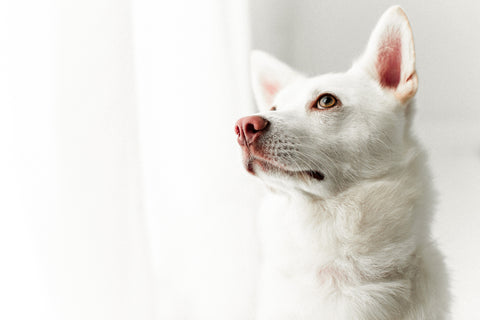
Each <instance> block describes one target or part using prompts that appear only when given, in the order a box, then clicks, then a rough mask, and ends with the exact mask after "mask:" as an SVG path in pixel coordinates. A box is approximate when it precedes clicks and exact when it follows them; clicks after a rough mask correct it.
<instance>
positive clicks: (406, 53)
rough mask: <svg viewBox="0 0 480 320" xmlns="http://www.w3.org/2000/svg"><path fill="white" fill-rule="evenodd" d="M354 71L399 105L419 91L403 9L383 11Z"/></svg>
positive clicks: (412, 51)
mask: <svg viewBox="0 0 480 320" xmlns="http://www.w3.org/2000/svg"><path fill="white" fill-rule="evenodd" d="M354 67H361V68H364V69H366V71H367V72H368V73H369V74H370V75H371V76H372V77H373V78H374V79H375V80H377V81H378V83H379V84H380V86H381V87H383V88H384V89H386V90H391V91H392V92H393V93H394V94H395V97H396V98H397V99H398V100H400V101H401V102H406V101H407V100H409V99H410V98H412V97H413V96H414V95H415V93H416V92H417V88H418V78H417V72H416V70H415V47H414V44H413V35H412V29H411V27H410V23H409V22H408V19H407V16H406V14H405V12H404V11H403V10H402V8H400V7H399V6H394V7H391V8H389V9H388V10H387V11H385V13H384V14H383V15H382V17H381V18H380V20H379V21H378V23H377V25H376V26H375V29H374V30H373V32H372V34H371V35H370V39H369V41H368V45H367V48H366V50H365V52H364V54H363V56H362V57H361V58H360V60H359V61H358V62H357V63H356V64H355V65H354Z"/></svg>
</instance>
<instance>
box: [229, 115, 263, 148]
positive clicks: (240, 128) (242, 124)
mask: <svg viewBox="0 0 480 320" xmlns="http://www.w3.org/2000/svg"><path fill="white" fill-rule="evenodd" d="M267 126H268V121H267V120H266V119H264V118H262V117H260V116H248V117H244V118H241V119H239V120H238V121H237V123H236V125H235V133H236V134H237V136H238V139H237V141H238V144H240V145H241V146H244V145H249V144H251V143H253V142H254V141H255V140H256V139H257V138H258V137H259V136H260V135H261V134H262V132H264V131H265V129H266V128H267Z"/></svg>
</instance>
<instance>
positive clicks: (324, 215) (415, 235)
mask: <svg viewBox="0 0 480 320" xmlns="http://www.w3.org/2000/svg"><path fill="white" fill-rule="evenodd" d="M395 27H399V28H400V29H399V30H401V37H402V62H401V66H402V76H401V80H400V83H399V84H398V86H397V87H396V88H385V87H382V86H381V85H380V84H379V81H378V75H376V73H375V67H374V64H375V61H376V60H375V58H376V54H377V52H378V50H377V49H378V46H379V45H381V44H379V43H381V39H380V38H381V34H382V32H383V31H384V30H386V29H388V28H395ZM252 77H253V86H254V93H255V96H256V100H257V104H258V105H259V107H261V108H263V109H264V110H266V109H268V108H270V107H271V106H275V107H276V108H277V110H276V111H264V112H263V113H260V115H261V116H263V117H264V118H265V119H267V120H268V121H269V123H270V124H269V127H268V131H266V132H265V133H264V134H263V136H262V146H263V150H264V151H265V153H267V154H269V155H270V157H271V159H272V161H274V162H275V163H279V164H281V165H282V166H283V167H284V168H285V169H287V170H289V171H291V172H295V171H304V170H318V171H321V172H322V173H324V174H325V179H324V180H323V181H317V180H315V179H308V178H301V177H299V176H297V175H289V174H282V173H278V172H273V173H272V172H264V171H262V170H261V168H260V167H259V166H258V165H257V166H255V165H254V169H255V174H256V175H257V176H258V177H260V178H261V179H262V180H263V181H264V182H265V184H266V185H267V186H268V187H269V189H270V190H271V193H270V194H269V195H268V197H267V199H266V200H265V202H264V205H263V206H262V210H261V213H260V216H259V223H260V229H259V233H260V236H261V241H262V257H263V260H262V270H261V278H260V284H259V297H258V310H257V318H256V319H257V320H287V319H289V320H290V319H291V320H294V319H295V320H297V319H298V320H300V319H301V320H311V319H312V320H313V319H349V320H350V319H356V320H361V319H405V320H406V319H445V318H447V315H448V309H449V294H448V287H447V276H446V271H445V266H444V263H443V260H442V256H441V254H440V253H439V251H438V250H437V247H436V245H435V243H434V242H433V241H432V239H431V237H430V224H431V219H432V209H433V208H432V202H433V199H432V191H431V186H430V180H431V178H430V176H429V171H428V169H427V168H426V159H425V155H424V152H423V150H422V148H421V147H419V145H418V143H417V142H416V140H415V138H414V137H413V136H412V134H411V132H410V124H411V121H412V120H411V118H412V109H413V107H414V103H413V100H412V97H413V95H414V94H415V92H416V89H417V79H416V73H415V53H414V48H413V40H412V34H411V30H410V26H409V23H408V20H407V19H406V16H405V14H404V13H403V11H402V10H401V9H400V8H399V7H392V8H390V9H389V10H387V11H386V13H385V14H384V15H383V16H382V18H381V19H380V21H379V23H378V24H377V26H376V28H375V30H374V31H373V33H372V36H371V38H370V41H369V44H368V46H367V49H366V50H365V53H364V55H363V56H362V57H361V58H360V59H359V60H358V61H357V62H356V63H355V64H354V65H353V67H352V68H351V69H350V70H349V71H347V72H345V73H338V74H326V75H321V76H318V77H314V78H305V77H303V76H301V75H300V74H299V73H297V72H295V71H293V70H291V69H290V68H289V67H288V66H286V65H285V64H283V63H281V62H279V61H278V60H276V59H275V58H273V57H271V56H269V55H267V54H265V53H261V52H254V54H253V57H252ZM266 82H268V83H269V84H268V85H269V87H268V92H266V91H265V86H264V85H265V83H266ZM272 85H273V88H275V89H276V91H275V92H274V94H272ZM324 92H328V93H333V94H335V96H337V97H338V98H339V100H340V101H341V106H339V107H334V108H332V109H329V110H315V109H313V110H312V109H311V108H310V106H311V104H312V102H314V101H315V100H316V98H317V97H318V96H320V95H321V94H322V93H324Z"/></svg>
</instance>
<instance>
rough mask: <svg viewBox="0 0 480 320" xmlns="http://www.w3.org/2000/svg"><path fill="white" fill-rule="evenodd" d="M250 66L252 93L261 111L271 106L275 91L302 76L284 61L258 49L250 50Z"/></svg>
mask: <svg viewBox="0 0 480 320" xmlns="http://www.w3.org/2000/svg"><path fill="white" fill-rule="evenodd" d="M250 66H251V70H250V72H251V79H252V88H253V94H254V97H255V101H256V103H257V107H258V109H260V110H261V111H262V110H263V111H264V110H268V109H269V108H271V107H272V104H273V100H274V99H275V96H276V95H277V93H278V92H279V91H280V90H282V89H283V88H285V86H287V85H288V84H289V83H291V82H293V81H295V80H297V79H299V78H301V77H302V75H301V74H300V73H298V72H296V71H294V70H293V69H292V68H290V67H289V66H287V65H286V64H285V63H283V62H281V61H279V60H278V59H276V58H274V57H273V56H271V55H269V54H267V53H265V52H263V51H259V50H254V51H252V54H251V60H250Z"/></svg>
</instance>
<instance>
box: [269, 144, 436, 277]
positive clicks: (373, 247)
mask: <svg viewBox="0 0 480 320" xmlns="http://www.w3.org/2000/svg"><path fill="white" fill-rule="evenodd" d="M424 163H425V160H424V156H423V153H421V152H415V153H414V154H413V155H412V156H411V157H410V158H409V161H408V162H406V163H403V164H399V167H398V168H397V170H392V171H391V173H390V174H387V175H385V176H383V177H382V178H381V179H375V180H366V181H362V182H359V183H357V184H356V185H354V186H352V187H350V188H348V189H347V190H345V191H343V192H341V193H339V194H337V195H335V196H333V197H330V198H327V199H318V198H315V197H310V196H308V195H303V196H298V195H297V196H282V195H279V197H281V198H284V202H283V204H282V205H281V206H280V208H279V210H282V211H283V212H282V213H281V215H283V217H282V218H281V219H284V220H285V221H289V222H288V223H287V224H286V226H285V227H286V228H287V229H289V230H288V233H289V234H291V235H293V238H294V239H295V241H298V250H300V251H304V252H305V255H301V253H299V256H300V258H299V257H298V256H296V257H295V259H299V261H301V259H302V256H305V257H306V259H308V260H309V261H304V263H305V264H312V263H313V265H315V264H317V265H318V266H319V267H320V268H319V269H317V270H320V271H317V272H323V273H324V274H325V275H328V276H330V277H331V278H339V279H343V280H346V279H349V277H350V276H349V277H346V275H347V274H355V275H356V276H357V277H359V278H362V279H371V280H373V279H377V280H378V279H379V278H386V277H397V276H398V275H399V274H401V273H403V272H407V271H406V268H407V267H408V266H409V265H410V263H411V260H412V257H413V258H414V256H415V252H416V250H417V247H418V246H419V245H421V243H423V242H424V241H428V240H429V230H428V226H429V221H430V211H431V208H429V207H427V206H426V203H430V202H431V201H428V200H427V201H425V199H426V198H429V197H430V190H429V186H428V182H427V181H419V176H426V175H425V173H424V170H425V166H424ZM420 171H422V174H419V172H420ZM427 176H428V175H427ZM425 180H426V179H425ZM277 196H278V195H277ZM421 199H422V200H421ZM419 230H422V231H421V232H419ZM419 234H421V235H425V236H423V238H421V239H420V238H419V236H418V235H419ZM291 240H292V239H290V241H291ZM300 251H299V252H300ZM312 255H313V257H314V258H313V260H314V259H318V260H317V262H315V261H312ZM350 280H351V279H350Z"/></svg>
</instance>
